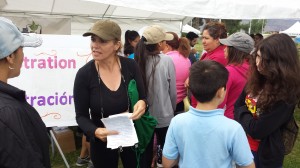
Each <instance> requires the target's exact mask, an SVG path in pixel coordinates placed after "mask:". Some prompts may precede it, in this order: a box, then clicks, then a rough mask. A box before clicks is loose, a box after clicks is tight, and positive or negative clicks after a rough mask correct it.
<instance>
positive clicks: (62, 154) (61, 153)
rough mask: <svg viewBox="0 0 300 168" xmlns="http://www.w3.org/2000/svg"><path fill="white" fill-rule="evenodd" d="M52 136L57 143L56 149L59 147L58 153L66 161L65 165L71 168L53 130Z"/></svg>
mask: <svg viewBox="0 0 300 168" xmlns="http://www.w3.org/2000/svg"><path fill="white" fill-rule="evenodd" d="M50 135H51V138H52V139H53V140H54V142H55V144H56V147H57V149H58V151H59V153H60V155H61V157H62V158H63V160H64V162H65V165H66V166H67V168H70V166H69V163H68V161H67V159H66V157H65V155H64V153H63V152H62V150H61V148H60V146H59V144H58V142H57V140H56V138H55V136H54V133H53V131H52V129H51V130H50Z"/></svg>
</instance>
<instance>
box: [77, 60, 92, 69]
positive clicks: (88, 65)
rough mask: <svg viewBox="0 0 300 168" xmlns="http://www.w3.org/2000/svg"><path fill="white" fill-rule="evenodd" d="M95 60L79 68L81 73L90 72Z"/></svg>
mask: <svg viewBox="0 0 300 168" xmlns="http://www.w3.org/2000/svg"><path fill="white" fill-rule="evenodd" d="M94 62H95V60H90V61H89V62H87V63H86V64H84V65H83V66H82V67H81V68H79V71H86V70H90V69H91V67H92V65H94Z"/></svg>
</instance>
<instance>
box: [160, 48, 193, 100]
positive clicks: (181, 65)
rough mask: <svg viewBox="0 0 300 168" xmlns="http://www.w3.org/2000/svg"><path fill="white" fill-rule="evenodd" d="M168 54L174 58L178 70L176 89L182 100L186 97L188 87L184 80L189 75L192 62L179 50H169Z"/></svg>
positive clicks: (178, 97)
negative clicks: (185, 85)
mask: <svg viewBox="0 0 300 168" xmlns="http://www.w3.org/2000/svg"><path fill="white" fill-rule="evenodd" d="M166 55H168V56H170V57H171V58H172V60H173V63H174V65H175V70H176V91H177V101H176V103H179V102H181V101H182V100H183V99H184V98H185V97H186V88H185V87H184V82H185V80H186V79H187V78H188V76H189V72H190V67H191V62H190V60H189V59H188V58H185V57H184V56H183V55H181V54H180V53H179V52H178V51H169V52H168V53H166Z"/></svg>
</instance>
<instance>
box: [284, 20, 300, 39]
mask: <svg viewBox="0 0 300 168" xmlns="http://www.w3.org/2000/svg"><path fill="white" fill-rule="evenodd" d="M279 33H285V34H287V35H289V36H299V35H300V22H299V21H297V22H296V23H295V24H293V25H292V26H291V27H290V28H288V29H286V30H284V31H280V32H279Z"/></svg>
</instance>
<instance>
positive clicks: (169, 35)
mask: <svg viewBox="0 0 300 168" xmlns="http://www.w3.org/2000/svg"><path fill="white" fill-rule="evenodd" d="M173 38H174V36H173V34H170V33H166V36H165V39H164V40H166V41H170V40H173Z"/></svg>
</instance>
